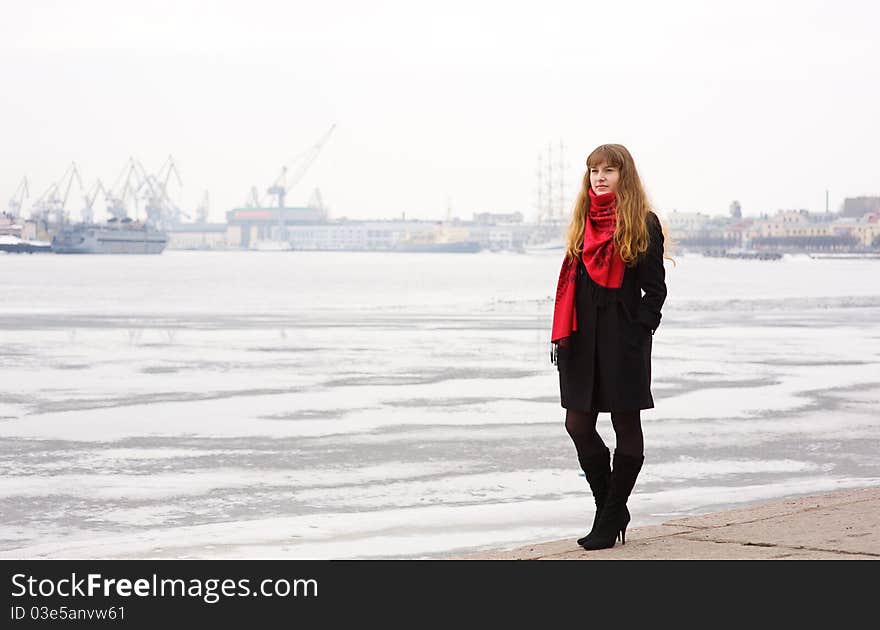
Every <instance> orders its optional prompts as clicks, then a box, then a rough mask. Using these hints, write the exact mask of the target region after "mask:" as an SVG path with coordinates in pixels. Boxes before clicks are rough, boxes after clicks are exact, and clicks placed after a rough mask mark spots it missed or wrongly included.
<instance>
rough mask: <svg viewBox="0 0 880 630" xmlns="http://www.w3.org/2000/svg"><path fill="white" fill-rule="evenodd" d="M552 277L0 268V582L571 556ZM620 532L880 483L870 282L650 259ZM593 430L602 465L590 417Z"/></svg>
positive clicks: (876, 339) (871, 270)
mask: <svg viewBox="0 0 880 630" xmlns="http://www.w3.org/2000/svg"><path fill="white" fill-rule="evenodd" d="M560 262H561V259H560V256H559V255H556V254H553V255H547V254H541V255H516V254H492V253H488V252H487V253H480V254H474V255H467V254H466V255H459V254H394V255H383V254H378V253H325V252H179V251H166V252H165V253H163V254H162V255H161V256H106V257H101V256H80V257H76V256H57V255H49V254H42V255H31V256H26V255H5V256H4V255H0V282H2V284H0V286H2V287H3V289H2V290H3V300H2V301H0V347H2V351H0V471H2V475H0V557H4V558H123V557H134V558H259V557H267V558H368V557H370V558H398V557H407V558H428V557H439V556H442V555H445V554H451V553H458V552H465V551H476V550H478V549H481V548H503V547H512V546H516V545H519V544H525V543H530V542H537V541H541V540H551V539H558V538H565V537H571V538H572V539H574V538H577V537H578V536H581V535H583V533H584V532H585V531H586V528H587V527H588V525H589V524H590V523H591V522H592V507H591V506H592V499H591V497H590V495H589V490H588V487H587V484H586V481H585V480H584V478H583V476H582V475H581V472H580V469H579V468H578V465H577V458H576V455H575V451H574V446H573V445H572V443H571V441H570V439H569V437H568V435H567V434H566V433H565V428H564V413H565V411H564V409H562V407H561V406H560V404H559V390H558V377H557V371H556V367H555V366H554V365H552V364H551V363H550V361H549V344H548V337H549V329H550V319H551V314H552V307H553V303H552V297H553V296H554V295H555V290H556V278H557V275H558V272H559V265H560ZM677 262H678V264H677V265H676V266H673V265H672V263H670V262H668V261H667V265H666V268H667V282H668V287H669V297H668V299H667V303H666V306H665V307H664V315H663V321H662V324H661V326H660V328H659V329H658V330H657V333H656V335H655V336H654V339H653V348H654V364H653V379H654V380H653V388H652V389H653V393H654V398H655V403H656V408H655V409H652V410H648V411H643V412H642V418H643V428H644V434H645V457H646V459H645V465H644V468H643V471H642V474H641V476H640V477H639V481H638V483H637V485H636V489H635V494H634V495H633V498H632V499H631V501H630V510H631V512H632V514H633V522H632V526H633V527H637V526H640V525H647V524H652V523H658V522H661V521H663V520H666V519H669V518H671V517H674V516H679V515H686V514H695V513H701V512H707V511H713V510H717V509H721V508H728V507H734V506H737V505H741V504H745V503H749V502H755V501H764V500H768V499H775V498H781V497H786V496H794V495H798V494H807V493H816V492H822V491H827V490H835V489H839V488H847V487H857V486H866V485H876V484H880V458H878V457H877V453H878V452H880V261H878V260H813V259H810V258H808V257H806V256H786V257H785V258H784V259H783V260H780V261H745V260H725V259H712V258H703V257H701V256H695V255H690V256H683V255H680V256H678V257H677ZM599 431H600V433H601V434H602V436H603V438H604V439H605V440H606V442H607V443H608V444H609V446H610V447H611V448H613V445H614V434H613V431H612V429H611V422H610V417H609V416H608V414H601V415H600V417H599Z"/></svg>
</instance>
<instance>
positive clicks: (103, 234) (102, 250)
mask: <svg viewBox="0 0 880 630" xmlns="http://www.w3.org/2000/svg"><path fill="white" fill-rule="evenodd" d="M167 244H168V235H167V234H166V233H165V232H164V231H162V230H157V229H155V228H154V227H152V226H151V225H149V224H146V223H141V222H140V221H132V220H131V219H130V218H129V217H123V218H122V219H119V220H118V219H116V218H115V217H114V218H112V219H109V220H108V221H107V223H105V224H95V223H78V224H74V225H69V226H65V227H63V228H61V229H60V230H59V231H58V232H57V233H56V234H55V236H53V237H52V251H53V252H55V253H56V254H161V253H162V251H163V250H164V249H165V246H166V245H167Z"/></svg>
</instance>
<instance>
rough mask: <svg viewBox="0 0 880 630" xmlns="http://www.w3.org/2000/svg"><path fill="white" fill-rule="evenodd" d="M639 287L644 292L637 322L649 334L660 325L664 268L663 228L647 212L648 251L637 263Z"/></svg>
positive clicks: (663, 294) (664, 298) (651, 214)
mask: <svg viewBox="0 0 880 630" xmlns="http://www.w3.org/2000/svg"><path fill="white" fill-rule="evenodd" d="M637 270H638V274H637V275H638V280H639V288H640V289H642V290H644V292H645V294H644V295H643V296H642V298H641V301H640V302H639V314H638V320H639V323H640V324H641V325H642V326H644V327H646V328H648V329H649V330H650V331H651V334H652V335H653V334H654V331H655V330H657V327H658V326H659V325H660V317H661V314H660V309H661V308H663V302H665V301H666V269H665V268H664V267H663V230H662V229H661V227H660V219H658V218H657V215H656V214H654V213H653V212H649V213H648V251H647V252H645V257H644V258H642V260H641V261H639V263H638V265H637Z"/></svg>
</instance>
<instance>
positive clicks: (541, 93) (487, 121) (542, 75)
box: [0, 0, 880, 221]
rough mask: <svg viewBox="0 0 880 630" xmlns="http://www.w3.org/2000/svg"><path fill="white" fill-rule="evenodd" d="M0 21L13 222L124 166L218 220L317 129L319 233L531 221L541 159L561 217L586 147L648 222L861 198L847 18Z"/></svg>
mask: <svg viewBox="0 0 880 630" xmlns="http://www.w3.org/2000/svg"><path fill="white" fill-rule="evenodd" d="M0 6H2V8H0V81H2V86H3V97H2V99H0V142H2V145H0V146H2V148H0V206H2V207H3V208H4V209H5V207H6V201H7V200H8V199H9V198H10V197H11V196H12V194H13V192H14V190H15V188H16V186H17V185H18V183H19V181H20V180H21V178H22V177H23V176H25V175H26V176H27V177H28V179H29V181H30V184H31V200H30V201H32V200H33V199H34V198H36V197H37V196H39V195H40V194H41V193H42V192H43V191H44V190H45V189H46V188H47V187H48V186H49V185H50V184H51V183H52V182H53V181H55V180H57V179H58V178H60V176H61V175H62V174H63V173H64V170H65V169H66V168H67V166H68V164H69V163H70V162H71V161H75V162H76V163H77V165H78V166H79V169H80V171H81V172H82V174H83V176H84V179H85V183H86V184H87V185H88V186H91V184H92V183H93V182H94V180H95V178H98V177H100V178H101V179H102V180H103V181H104V182H105V183H106V184H108V185H109V184H111V183H112V182H113V181H114V180H115V179H116V178H117V176H118V174H119V172H120V170H121V169H122V167H123V164H124V162H125V161H126V160H127V159H128V157H129V156H130V155H133V156H135V157H137V158H138V159H140V160H141V161H142V162H143V163H144V165H145V166H146V167H147V169H148V170H155V169H158V168H159V167H160V166H161V164H162V163H163V162H164V160H165V159H166V158H167V156H168V155H173V156H174V158H175V160H176V162H177V164H178V167H179V169H180V173H181V176H182V179H183V187H182V189H178V187H177V185H176V183H175V184H174V185H173V186H172V197H174V198H175V199H176V200H177V201H179V202H180V203H181V204H182V207H183V208H184V209H185V210H188V211H190V210H193V209H194V208H195V207H196V205H197V204H198V202H199V200H200V198H201V197H202V195H203V194H204V192H205V191H206V190H207V191H209V192H210V197H211V218H212V219H213V220H218V221H219V220H223V219H224V216H225V215H224V213H225V211H226V210H229V209H231V208H233V207H236V206H240V205H242V204H243V203H244V201H245V198H246V196H247V193H248V191H249V190H250V187H251V186H254V185H256V186H258V187H259V188H260V190H261V191H265V189H266V187H267V186H269V185H270V184H271V183H272V181H273V180H274V179H275V177H276V176H277V174H278V172H279V171H280V169H281V166H282V165H283V164H285V163H289V162H290V161H291V160H293V159H294V158H295V157H296V156H297V155H298V154H300V153H301V152H302V151H303V150H305V149H307V148H308V147H310V146H311V145H313V144H314V143H315V142H316V141H317V140H318V138H319V137H320V136H322V135H323V134H324V132H325V131H326V130H327V129H328V128H329V127H330V125H332V124H334V123H335V124H336V125H337V127H336V130H335V131H334V133H333V134H332V136H331V138H330V140H329V142H328V143H327V144H326V146H325V147H324V150H323V151H322V153H321V155H320V156H319V157H318V159H317V161H316V162H315V163H314V165H313V166H312V168H311V169H310V170H309V171H308V173H307V175H306V176H305V177H304V178H303V179H302V181H301V182H300V184H299V185H298V186H296V187H295V188H294V189H293V190H292V191H291V193H290V196H289V199H288V201H289V202H290V203H291V204H294V205H298V204H304V203H305V202H306V201H307V200H308V198H309V197H310V196H311V194H312V190H313V189H314V188H315V187H318V188H320V190H321V193H322V195H323V198H324V200H325V202H326V203H327V205H328V206H329V207H330V210H331V213H332V216H333V217H340V216H348V217H350V218H368V217H392V216H400V214H401V213H402V212H406V213H407V216H408V217H423V218H442V217H444V216H445V214H446V211H447V207H448V206H451V208H452V213H453V214H454V215H457V216H460V217H462V218H470V216H471V214H472V213H473V212H485V211H494V212H515V211H520V212H523V213H524V214H525V215H526V216H527V217H528V218H533V217H534V214H535V208H536V201H537V195H536V184H537V180H536V175H535V170H536V166H537V160H538V155H539V154H540V153H542V152H546V147H547V144H548V143H549V142H551V141H552V142H553V143H554V151H557V149H558V143H559V141H560V140H562V141H563V142H564V143H565V149H566V150H565V161H566V168H565V169H564V174H565V178H564V181H565V192H566V195H567V197H568V201H570V200H571V199H572V198H573V196H574V194H575V193H576V192H577V189H578V187H579V181H580V178H581V177H582V175H583V172H584V169H585V166H584V160H585V159H586V156H587V154H588V153H589V152H590V151H591V150H592V149H593V148H594V147H595V146H596V145H598V144H601V143H606V142H619V143H622V144H625V145H626V146H627V147H628V148H629V149H630V151H631V152H632V153H633V155H634V156H635V159H636V163H637V165H638V166H639V169H640V172H641V175H642V178H643V180H644V182H645V184H646V187H647V189H648V193H649V195H650V196H651V198H652V201H653V202H654V204H655V206H656V207H657V209H658V210H659V211H660V212H668V211H670V210H672V209H678V210H681V211H702V212H707V213H711V214H718V213H726V212H727V208H728V205H729V204H730V202H731V200H733V199H738V200H739V201H740V202H741V203H742V206H743V211H744V213H745V214H746V215H757V214H759V213H761V212H767V211H769V212H772V211H774V210H776V209H777V208H808V209H810V210H812V211H824V209H825V189H826V187H827V188H828V189H830V199H831V206H832V209H833V210H836V209H837V207H838V206H839V204H840V203H841V202H842V200H843V198H844V197H846V196H858V195H866V194H880V148H878V147H880V122H878V110H880V61H878V60H880V43H878V36H877V25H878V23H880V9H878V6H880V5H878V4H877V3H874V2H866V1H865V0H854V1H853V0H837V1H835V2H820V1H816V0H797V1H790V2H789V1H786V2H773V1H772V0H761V1H752V0H737V1H736V2H726V3H718V2H703V1H669V2H652V1H650V0H644V1H642V0H631V1H621V0H615V1H614V2H593V1H587V0H580V1H578V2H563V1H558V0H549V1H548V0H542V2H530V3H517V2H513V1H512V0H505V1H491V2H480V1H478V0H470V1H465V2H458V1H457V0H444V1H443V2H439V1H438V2H433V3H423V2H416V1H414V0H409V1H397V0H394V1H387V2H369V1H358V0H320V1H318V0H312V1H310V2H299V1H289V0H288V1H283V2H281V1H278V2H275V1H268V0H248V1H247V2H244V1H224V0H217V1H207V0H204V1H197V0H174V1H165V0H151V1H150V2H130V1H128V0H106V1H105V0H91V1H90V0H66V1H54V0H27V1H17V0H3V3H2V5H0ZM557 159H558V151H557V154H555V155H554V162H555V161H556V160H557ZM554 166H555V165H554ZM554 185H556V182H554ZM99 204H100V202H99ZM80 206H81V203H80V202H79V200H78V199H76V200H73V201H72V202H71V203H69V207H70V208H71V209H72V210H73V211H74V215H75V216H76V215H78V210H79V207H80ZM25 207H26V208H29V207H30V204H29V203H28V202H26V204H25ZM568 210H569V208H566V211H568ZM102 216H103V213H102V212H100V213H99V217H102Z"/></svg>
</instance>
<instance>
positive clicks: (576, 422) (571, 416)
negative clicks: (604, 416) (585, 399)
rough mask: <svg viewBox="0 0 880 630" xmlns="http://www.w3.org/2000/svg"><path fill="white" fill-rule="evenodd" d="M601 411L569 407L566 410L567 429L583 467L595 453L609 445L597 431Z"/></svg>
mask: <svg viewBox="0 0 880 630" xmlns="http://www.w3.org/2000/svg"><path fill="white" fill-rule="evenodd" d="M598 418H599V413H598V412H595V411H577V410H574V409H567V410H566V412H565V430H566V431H567V432H568V435H569V436H571V440H572V442H574V447H575V449H576V450H577V456H578V461H579V462H580V463H581V468H584V464H585V462H587V461H589V458H590V457H591V456H593V455H596V454H598V453H601V452H603V451H604V450H605V449H606V448H607V447H606V446H605V442H603V441H602V436H601V435H599V432H598V431H596V420H597V419H598Z"/></svg>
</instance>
